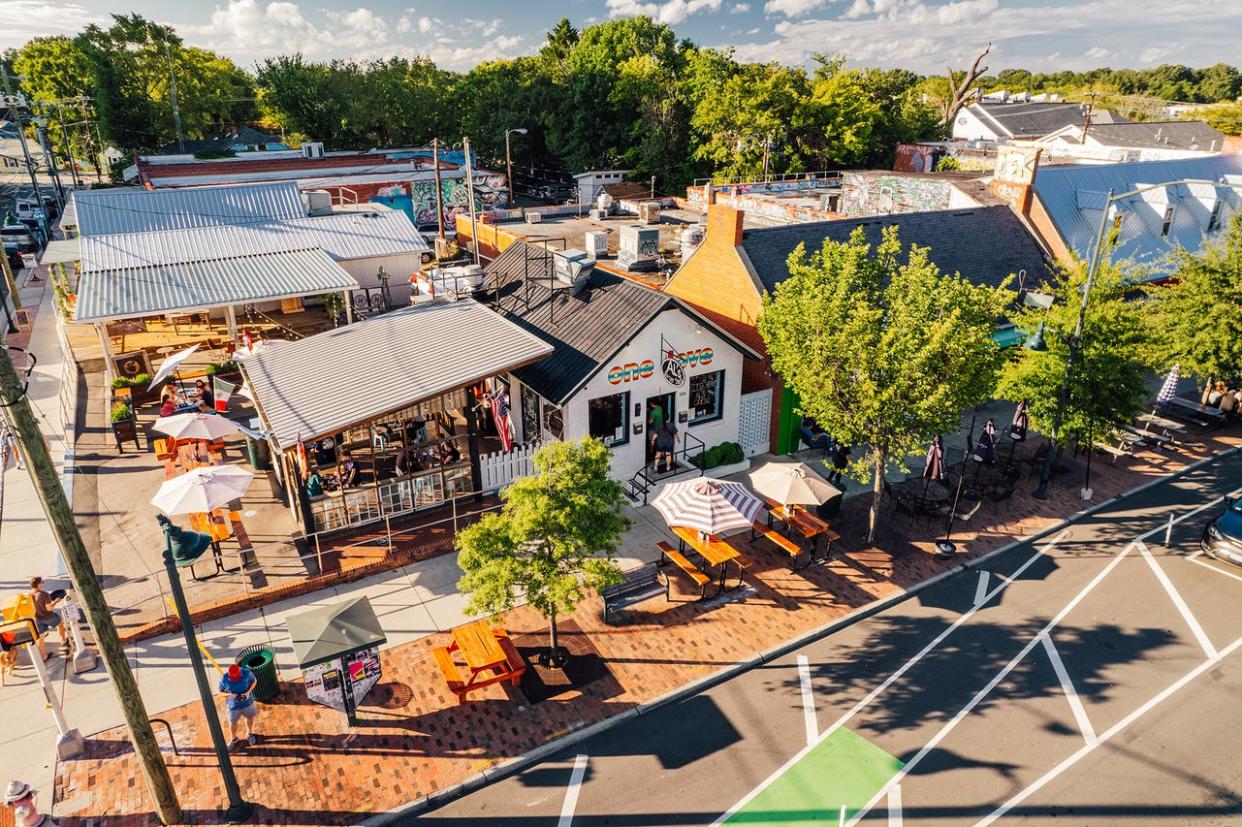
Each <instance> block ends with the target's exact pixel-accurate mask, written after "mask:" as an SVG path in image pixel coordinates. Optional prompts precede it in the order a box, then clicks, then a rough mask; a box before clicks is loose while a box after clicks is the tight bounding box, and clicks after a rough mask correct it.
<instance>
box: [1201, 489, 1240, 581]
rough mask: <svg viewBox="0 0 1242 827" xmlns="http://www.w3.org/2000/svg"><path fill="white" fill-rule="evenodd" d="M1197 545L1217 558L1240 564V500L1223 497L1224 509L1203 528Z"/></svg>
mask: <svg viewBox="0 0 1242 827" xmlns="http://www.w3.org/2000/svg"><path fill="white" fill-rule="evenodd" d="M1199 547H1200V548H1202V549H1203V551H1204V552H1206V553H1207V554H1210V555H1211V556H1213V557H1215V558H1217V559H1219V560H1224V561H1226V562H1228V563H1233V564H1235V565H1239V566H1242V500H1234V499H1230V498H1229V497H1226V498H1225V510H1224V511H1222V512H1221V513H1220V514H1218V515H1217V516H1216V519H1214V520H1212V521H1211V522H1210V523H1208V524H1207V526H1206V527H1205V528H1204V529H1203V538H1202V539H1201V540H1200V541H1199Z"/></svg>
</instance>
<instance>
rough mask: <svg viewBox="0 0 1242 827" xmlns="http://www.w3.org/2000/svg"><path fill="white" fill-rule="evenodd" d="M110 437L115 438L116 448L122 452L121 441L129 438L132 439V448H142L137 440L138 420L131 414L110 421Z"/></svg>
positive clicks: (126, 440) (123, 450)
mask: <svg viewBox="0 0 1242 827" xmlns="http://www.w3.org/2000/svg"><path fill="white" fill-rule="evenodd" d="M112 438H113V439H115V440H116V449H117V450H118V451H120V452H122V453H124V452H125V449H124V447H122V443H125V442H128V441H129V440H131V439H132V440H133V441H134V448H135V449H137V450H139V451H141V450H142V444H141V443H139V442H138V422H137V420H135V419H134V418H133V417H132V416H131V417H130V418H129V419H122V420H121V421H120V422H113V423H112Z"/></svg>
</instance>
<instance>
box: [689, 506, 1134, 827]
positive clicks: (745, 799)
mask: <svg viewBox="0 0 1242 827" xmlns="http://www.w3.org/2000/svg"><path fill="white" fill-rule="evenodd" d="M1069 535H1070V530H1069V529H1068V528H1066V529H1062V530H1061V531H1060V532H1059V533H1058V534H1057V535H1056V536H1055V537H1053V538H1052V539H1051V540H1049V541H1048V542H1046V543H1044V544H1043V545H1042V546H1040V547H1038V548H1037V549H1036V551H1035V553H1034V554H1032V555H1031V556H1030V557H1028V558H1027V559H1026V560H1025V561H1024V562H1023V563H1022V565H1021V566H1018V568H1017V569H1015V570H1014V572H1013V574H1011V575H1010V576H1009V579H1008V580H1005V581H1003V582H1001V583H1000V584H999V585H997V586H996V588H994V589H992V590H991V591H990V592H988V593H987V594H986V595H984V598H983V602H982V603H980V604H979V605H978V606H974V607H973V608H971V609H970V610H968V611H966V612H963V613H962V615H961V616H960V617H958V619H957V620H955V621H953V623H951V624H950V625H949V627H948V628H946V629H945V630H944V631H943V632H941V633H940V634H938V635H936V636H935V637H934V638H932V640H931V642H929V643H928V644H927V645H926V646H924V647H923V648H922V649H920V650H919V651H918V652H916V653H915V654H914V655H913V656H912V657H911V658H910V659H909V660H908V661H906V662H905V663H904V664H902V665H901V668H899V669H898V670H897V671H896V672H893V673H892V674H891V675H889V676H888V677H887V678H885V679H884V680H883V682H881V683H880V685H879V686H877V687H876V688H875V689H872V690H871V691H870V692H868V693H867V695H866V696H865V697H864V698H863V699H862V700H860V701H859V702H858V703H856V704H854V705H853V706H852V707H850V708H849V709H848V710H846V712H845V713H844V714H842V715H841V717H840V718H838V719H837V720H836V721H834V722H833V723H832V725H831V726H829V727H828V728H827V729H825V730H823V731H822V732H820V733H819V736H818V737H817V738H816V739H815V744H818V743H819V742H821V741H823V740H824V739H826V738H828V737H829V736H831V735H832V734H833V733H834V732H836V731H837V730H838V729H840V728H841V727H843V726H845V724H846V723H848V722H849V720H850V719H851V718H853V717H854V716H855V715H857V714H858V713H859V712H861V711H862V710H863V709H865V708H866V707H867V706H868V705H870V704H871V702H872V701H874V700H875V699H876V698H878V697H879V696H880V695H882V694H883V693H884V692H885V691H886V690H887V689H888V688H889V687H890V686H892V685H893V684H894V683H896V682H897V681H899V680H900V679H901V676H902V675H904V674H906V672H909V671H910V670H911V669H912V668H914V666H915V665H916V664H917V663H918V662H919V661H921V660H922V659H923V658H925V657H926V656H927V654H928V653H929V652H931V651H932V650H933V649H935V648H936V647H937V646H939V645H940V644H941V643H942V642H944V640H945V638H947V637H948V636H949V635H951V634H953V632H954V631H956V630H957V629H958V628H959V627H960V626H961V625H962V624H963V623H965V622H966V621H967V620H969V619H970V618H971V617H973V616H974V614H975V612H977V611H978V610H979V609H980V608H982V606H983V605H985V604H986V603H988V601H990V600H991V599H992V598H993V597H995V596H996V595H998V594H1000V593H1001V592H1002V591H1004V590H1005V589H1006V588H1008V587H1009V585H1010V584H1011V583H1013V582H1016V581H1017V579H1018V578H1019V577H1021V576H1022V573H1023V572H1024V571H1026V570H1027V569H1028V568H1030V567H1031V566H1033V565H1035V561H1037V560H1039V559H1040V558H1041V557H1043V556H1044V555H1045V554H1047V553H1048V552H1049V551H1051V550H1052V549H1053V548H1055V547H1056V545H1057V543H1059V542H1061V541H1062V540H1064V539H1065V538H1066V537H1068V536H1069ZM1129 549H1130V546H1128V545H1127V546H1126V548H1125V549H1124V550H1122V552H1121V553H1120V554H1119V555H1118V556H1117V559H1120V558H1121V556H1123V555H1124V554H1125V553H1126V551H1129ZM1115 563H1116V560H1114V562H1113V563H1112V564H1110V567H1111V566H1112V565H1114V564H1115ZM813 746H814V744H808V745H807V746H805V747H803V748H802V749H800V750H798V751H797V752H796V753H794V755H793V756H791V757H790V759H789V760H788V761H786V762H785V763H784V764H782V765H781V766H779V767H777V768H776V769H775V770H774V771H773V772H772V774H771V775H769V776H768V777H767V778H765V779H763V781H761V782H759V784H757V785H755V787H754V789H752V790H751V791H750V792H748V793H747V794H746V795H744V796H742V798H741V799H739V800H738V802H737V803H736V804H734V805H733V806H732V807H730V808H729V809H727V810H725V811H724V812H723V813H721V814H720V816H719V817H718V818H717V819H716V820H715V821H713V822H712V824H711V827H719V826H720V825H722V824H724V823H725V822H726V821H728V820H729V819H730V818H731V817H732V816H733V814H734V813H736V812H737V811H738V810H740V809H742V808H743V807H745V806H746V805H747V804H749V803H750V801H751V799H753V798H754V797H755V796H757V795H759V794H760V793H761V792H763V791H764V790H765V789H767V788H768V787H769V786H771V785H772V782H774V781H776V779H778V778H780V777H781V776H782V775H784V774H785V772H786V771H788V770H789V768H790V767H792V766H794V765H795V764H797V763H798V762H799V761H800V760H802V758H803V756H805V755H806V754H807V753H808V752H810V750H811V748H812V747H813ZM881 792H884V791H883V790H881Z"/></svg>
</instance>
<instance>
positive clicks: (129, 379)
mask: <svg viewBox="0 0 1242 827" xmlns="http://www.w3.org/2000/svg"><path fill="white" fill-rule="evenodd" d="M150 381H151V377H150V376H147V375H146V374H145V373H138V374H135V375H134V376H118V377H117V378H115V379H113V380H112V387H113V388H138V387H142V386H143V385H146V384H148V383H149V382H150Z"/></svg>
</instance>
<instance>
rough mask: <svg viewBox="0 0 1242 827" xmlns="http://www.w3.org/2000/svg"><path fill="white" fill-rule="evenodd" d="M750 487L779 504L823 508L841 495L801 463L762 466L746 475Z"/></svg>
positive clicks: (766, 464) (770, 463) (775, 463)
mask: <svg viewBox="0 0 1242 827" xmlns="http://www.w3.org/2000/svg"><path fill="white" fill-rule="evenodd" d="M750 485H751V487H752V488H754V489H755V493H757V494H761V495H762V496H764V497H767V498H768V499H772V500H776V501H777V502H778V503H780V504H781V505H823V504H824V502H825V501H827V500H829V499H831V498H833V497H835V496H836V495H838V494H840V493H841V491H840V490H839V489H838V488H837V487H836V486H835V485H833V484H832V483H829V482H827V481H825V480H824V479H822V478H820V477H819V476H818V475H816V474H815V473H814V472H812V471H811V469H810V468H807V467H806V464H805V463H801V462H767V463H764V464H763V465H762V466H760V467H759V468H756V469H755V470H754V471H751V472H750Z"/></svg>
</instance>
